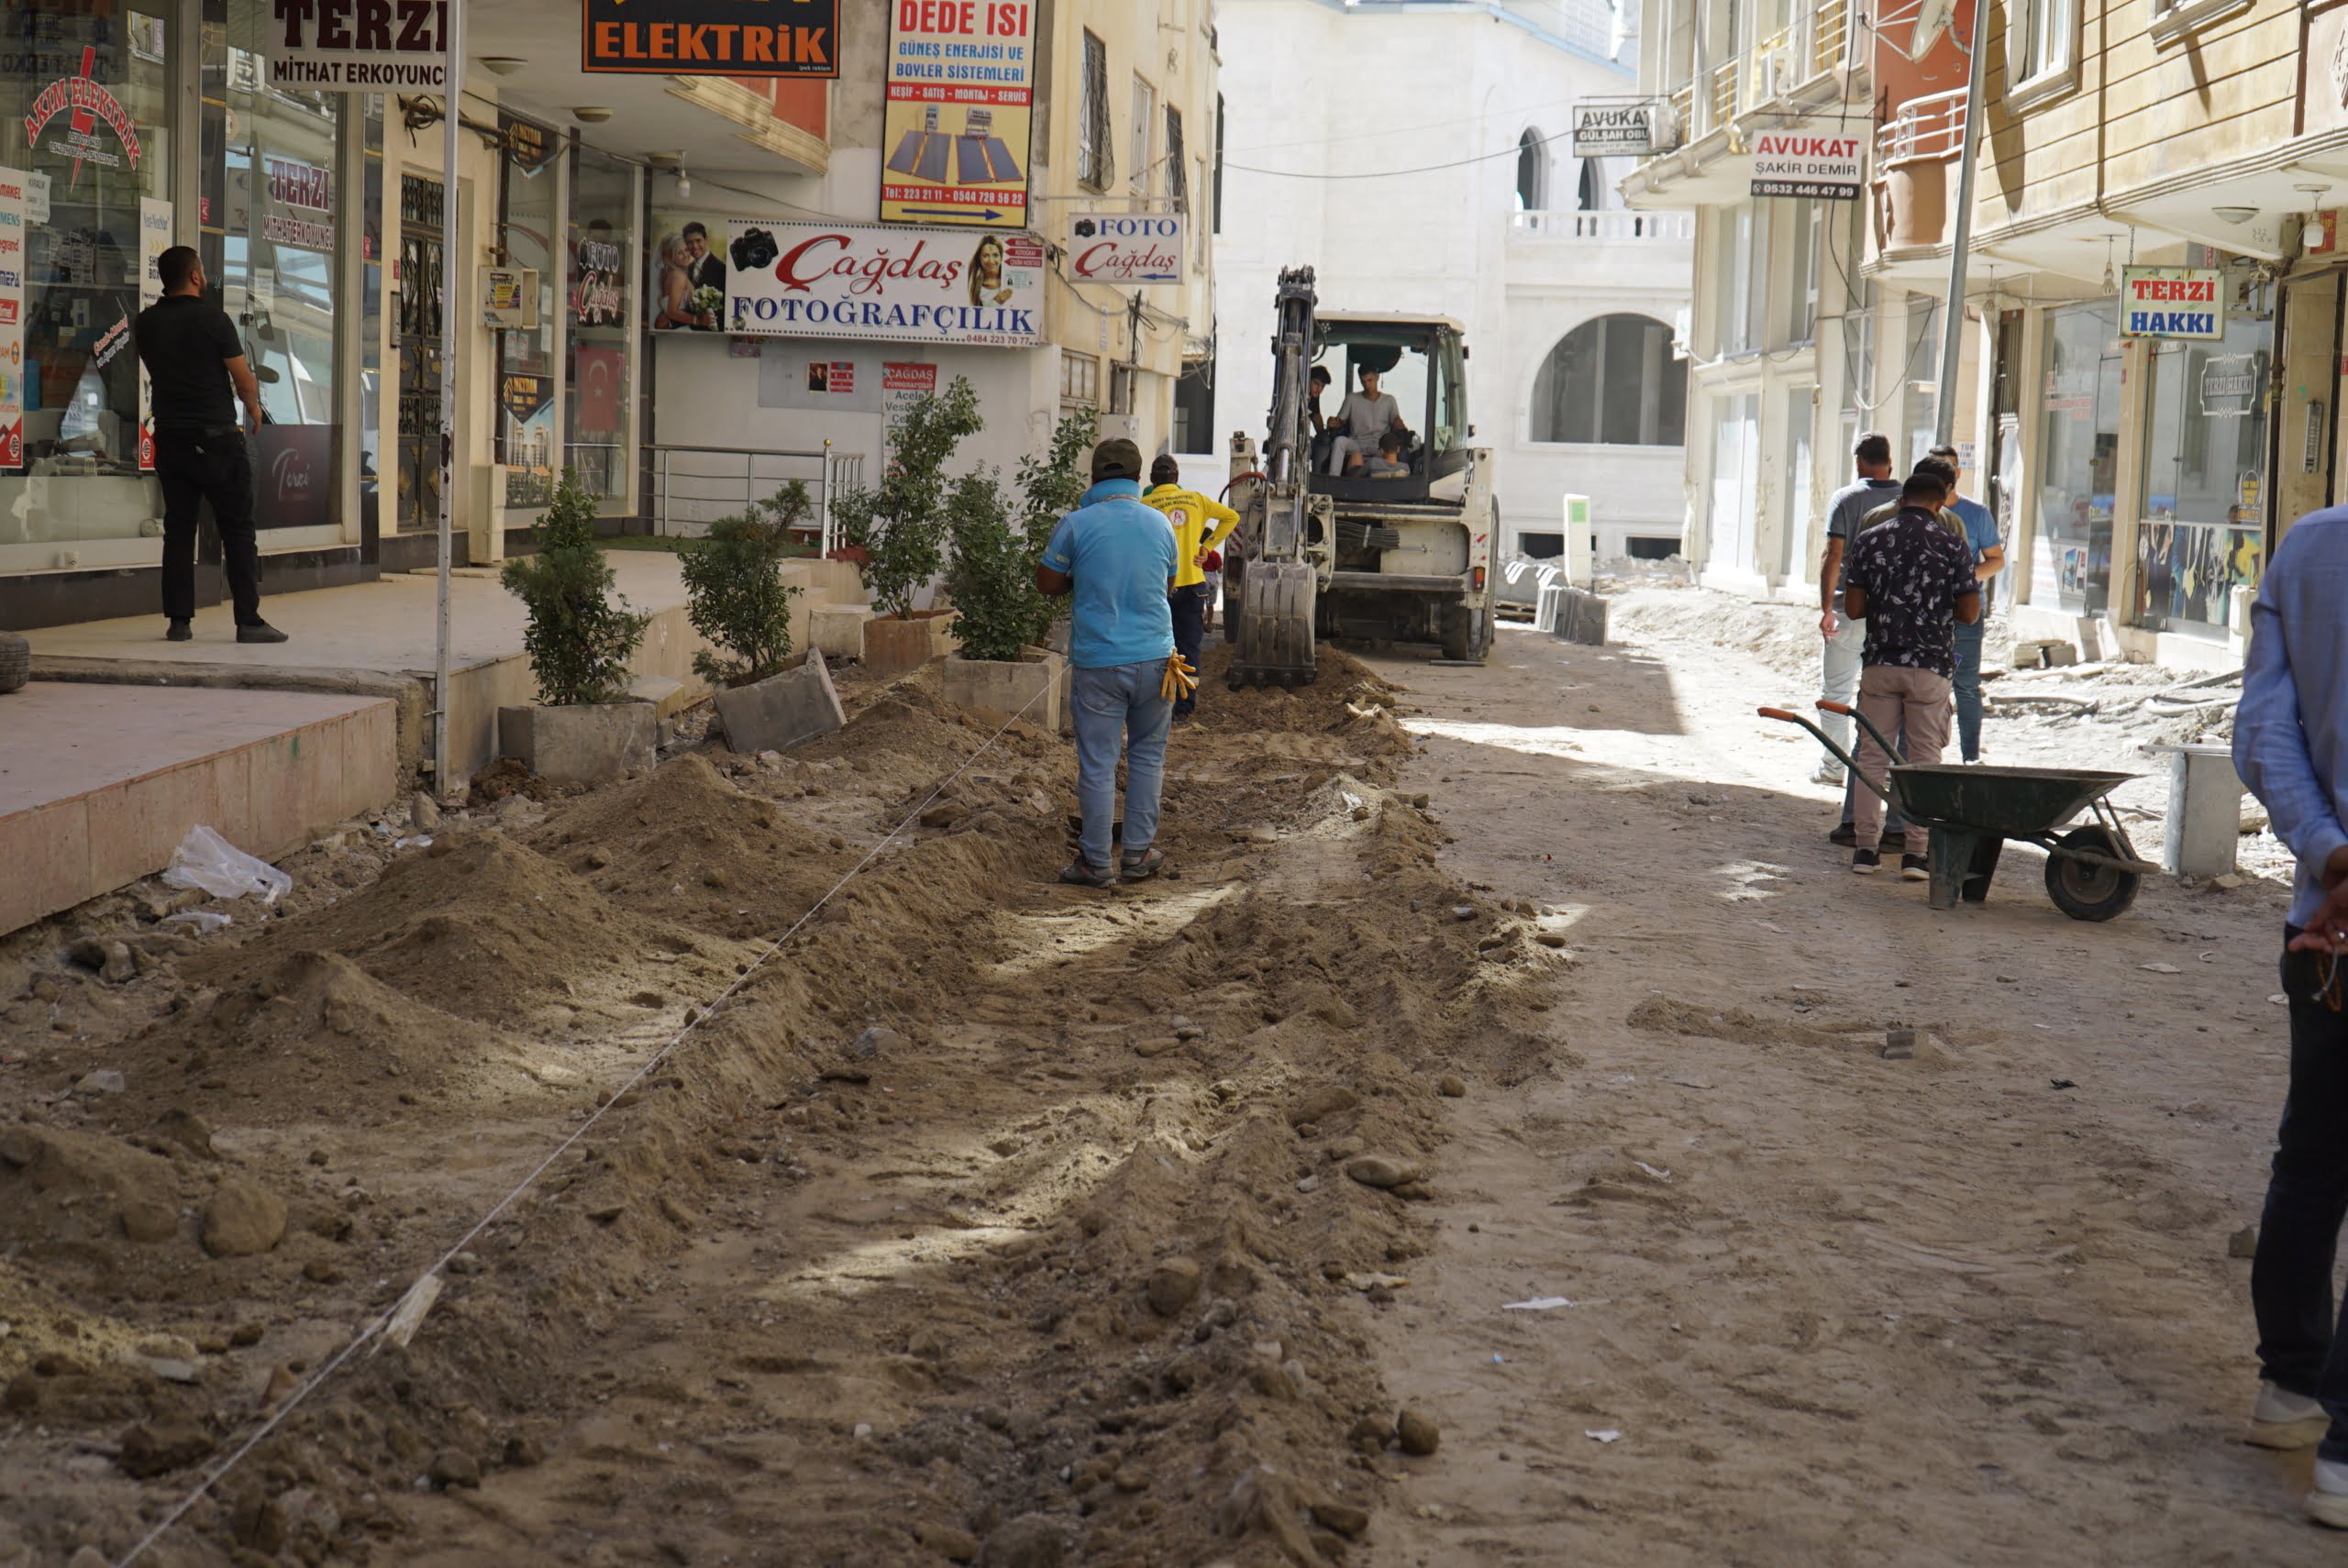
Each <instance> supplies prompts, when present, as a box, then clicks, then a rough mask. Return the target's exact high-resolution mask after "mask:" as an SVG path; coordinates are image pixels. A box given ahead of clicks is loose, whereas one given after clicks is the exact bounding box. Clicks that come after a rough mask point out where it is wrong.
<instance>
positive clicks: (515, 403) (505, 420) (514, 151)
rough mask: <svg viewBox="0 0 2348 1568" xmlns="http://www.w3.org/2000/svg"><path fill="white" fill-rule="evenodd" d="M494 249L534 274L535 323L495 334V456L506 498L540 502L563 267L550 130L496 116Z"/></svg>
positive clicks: (546, 480) (545, 485)
mask: <svg viewBox="0 0 2348 1568" xmlns="http://www.w3.org/2000/svg"><path fill="white" fill-rule="evenodd" d="M497 128H498V130H499V132H500V133H501V134H502V136H503V137H504V144H505V155H504V158H503V159H501V160H499V169H498V173H499V181H498V212H497V248H498V251H499V259H500V261H501V262H502V263H503V264H504V265H505V266H508V267H518V268H522V269H525V270H526V271H529V272H530V273H532V274H534V275H535V276H536V278H537V292H538V325H537V326H536V327H535V328H529V329H520V328H509V329H507V330H504V331H502V332H500V333H498V334H497V367H498V392H497V460H498V461H499V462H500V463H501V464H503V465H504V469H505V504H506V505H508V506H512V507H538V506H544V505H545V504H546V503H547V500H548V497H549V496H550V495H551V494H552V493H553V491H554V479H555V451H554V440H555V436H554V429H555V425H554V378H555V363H554V345H555V333H556V331H557V329H558V326H559V324H560V322H561V320H562V313H561V312H560V311H559V309H558V308H557V307H556V302H555V291H556V290H557V289H559V287H561V282H562V278H563V276H564V273H565V272H566V271H568V269H567V268H566V267H563V266H561V265H559V263H558V262H557V260H556V259H555V253H554V251H555V245H554V236H555V158H556V156H557V153H558V151H559V145H560V144H559V142H557V141H556V140H555V138H554V134H553V133H552V132H551V131H548V130H547V129H545V128H544V127H539V126H537V125H533V124H531V123H530V122H529V121H528V120H520V119H515V117H514V116H511V115H500V116H498V118H497Z"/></svg>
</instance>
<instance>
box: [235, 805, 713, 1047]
mask: <svg viewBox="0 0 2348 1568" xmlns="http://www.w3.org/2000/svg"><path fill="white" fill-rule="evenodd" d="M704 945H705V943H704V939H700V938H697V937H695V936H694V934H693V933H691V932H688V931H686V930H684V929H683V928H681V927H680V926H675V925H671V924H670V923H668V922H665V921H662V920H659V919H657V918H653V917H650V916H648V915H646V914H642V913H638V912H636V911H632V910H623V909H620V908H617V907H615V905H614V904H613V903H612V902H610V901H608V900H605V899H604V896H603V895H602V894H601V893H599V892H598V891H597V890H596V889H594V888H593V887H591V886H589V885H588V884H587V883H585V882H584V881H581V879H580V878H578V877H576V876H573V875H572V874H571V873H570V871H568V870H566V869H565V868H564V867H561V866H559V865H557V864H556V863H555V862H553V861H551V860H549V859H548V858H546V857H545V856H542V855H539V854H537V853H536V852H535V851H533V850H530V849H528V848H526V847H524V846H523V845H519V844H516V843H515V842H514V841H513V840H512V839H509V838H507V837H505V836H504V834H499V833H493V832H492V833H462V832H460V833H454V834H446V835H444V836H442V837H441V838H439V839H438V840H437V841H436V842H434V843H433V845H431V846H430V847H429V848H427V849H426V850H424V851H423V852H422V853H420V854H416V855H413V856H407V857H406V858H404V859H400V860H396V861H393V863H392V865H391V866H390V867H388V868H387V869H385V871H384V872H383V875H382V878H381V879H380V880H378V881H377V882H376V883H375V885H374V886H372V887H371V888H367V889H363V890H361V891H360V892H357V893H354V894H352V895H351V896H350V897H349V898H347V899H345V900H342V901H341V902H339V903H336V904H331V905H328V906H327V908H325V909H323V910H319V911H316V913H313V914H307V915H303V916H300V917H298V918H296V919H293V920H289V921H285V922H282V923H281V924H277V925H273V926H271V928H270V929H268V930H266V931H264V932H262V933H261V934H260V936H259V937H257V938H255V939H254V940H253V941H252V942H250V943H249V944H246V945H245V946H244V947H242V948H240V949H237V950H234V951H231V952H228V953H224V954H221V955H217V956H216V957H211V958H206V959H204V960H199V961H198V962H196V963H195V964H194V965H191V966H190V968H191V972H192V973H193V974H194V977H196V978H198V979H200V980H204V981H206V982H209V983H210V984H213V985H216V986H218V987H219V988H221V989H222V990H223V991H228V990H232V989H242V988H246V987H249V986H251V985H254V984H257V983H259V982H261V981H264V980H266V979H269V978H271V977H273V976H274V975H275V974H276V972H277V970H278V968H279V966H281V965H282V964H283V963H284V962H285V961H286V960H287V958H288V957H290V956H292V955H296V954H301V953H318V952H327V951H333V952H339V953H342V954H346V955H349V956H350V957H351V958H352V959H353V961H354V962H356V963H357V964H358V966H360V968H362V969H364V970H366V972H367V973H368V974H370V975H371V976H373V977H375V978H376V979H378V980H381V981H382V982H383V984H385V985H387V986H389V987H391V988H393V990H396V991H400V992H402V993H404V994H405V995H406V996H408V997H411V998H413V999H416V1000H418V1001H422V1002H424V1003H425V1004H426V1005H427V1006H430V1007H435V1008H438V1009H440V1010H443V1011H447V1012H452V1013H455V1014H457V1015H458V1016H459V1017H461V1018H470V1019H474V1020H477V1021H481V1022H484V1023H497V1024H503V1025H507V1026H513V1025H518V1024H522V1023H526V1022H527V1021H531V1020H533V1019H534V1018H535V1017H537V1015H538V1014H539V1013H541V1012H542V1011H543V1010H545V1009H546V1008H547V1007H548V1006H549V1005H552V1004H557V1003H571V1004H573V1005H577V1004H581V1003H588V1002H594V1001H602V1000H616V999H618V997H617V995H615V994H611V993H615V990H616V992H621V993H624V992H626V991H628V990H632V989H634V988H633V987H631V986H629V985H628V984H627V982H626V980H625V979H624V978H619V977H621V976H623V975H625V974H626V972H627V971H631V970H640V969H642V968H644V967H646V966H650V965H654V964H659V963H663V962H667V963H670V964H674V965H676V966H678V967H679V968H681V969H683V968H692V970H693V972H695V973H696V974H702V973H703V972H705V974H706V975H707V976H714V975H715V974H717V973H720V972H722V971H721V969H720V966H716V965H714V964H710V963H708V962H707V961H706V960H703V959H696V958H694V957H692V955H697V954H699V953H701V952H702V950H703V946H704ZM660 955H665V958H664V957H663V956H660Z"/></svg>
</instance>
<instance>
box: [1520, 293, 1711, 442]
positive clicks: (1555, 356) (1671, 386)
mask: <svg viewBox="0 0 2348 1568" xmlns="http://www.w3.org/2000/svg"><path fill="white" fill-rule="evenodd" d="M1687 422H1688V367H1687V365H1686V363H1685V362H1684V361H1682V360H1680V359H1677V358H1675V357H1674V356H1673V354H1672V352H1671V328H1669V327H1668V326H1665V325H1664V324H1663V323H1661V322H1659V321H1656V320H1653V319H1651V318H1650V317H1647V316H1644V315H1603V316H1600V317H1599V318H1598V319H1597V320H1596V321H1586V322H1584V323H1582V325H1580V326H1577V327H1575V328H1574V329H1573V330H1572V331H1571V332H1569V333H1567V334H1566V336H1565V337H1563V338H1562V339H1560V340H1559V341H1558V343H1557V346H1556V348H1552V349H1550V350H1549V357H1548V359H1545V360H1544V361H1543V362H1542V365H1541V372H1540V374H1539V375H1538V376H1536V377H1535V378H1534V382H1533V420H1532V428H1531V430H1530V432H1529V435H1530V437H1531V439H1533V440H1535V441H1567V442H1578V443H1604V444H1607V445H1610V446H1617V447H1677V446H1678V445H1680V444H1681V442H1682V441H1683V440H1684V439H1685V437H1686V433H1687Z"/></svg>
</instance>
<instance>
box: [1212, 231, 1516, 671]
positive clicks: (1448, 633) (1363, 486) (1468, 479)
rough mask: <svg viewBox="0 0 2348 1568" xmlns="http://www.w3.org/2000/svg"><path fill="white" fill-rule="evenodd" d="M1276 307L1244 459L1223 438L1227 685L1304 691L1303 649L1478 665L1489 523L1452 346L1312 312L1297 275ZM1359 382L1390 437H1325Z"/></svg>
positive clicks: (1487, 591)
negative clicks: (1257, 424) (1387, 404)
mask: <svg viewBox="0 0 2348 1568" xmlns="http://www.w3.org/2000/svg"><path fill="white" fill-rule="evenodd" d="M1276 303H1277V310H1278V315H1279V326H1278V329H1277V330H1276V331H1275V332H1274V333H1273V336H1272V361H1273V373H1272V408H1271V425H1270V428H1269V430H1268V433H1267V435H1266V438H1265V441H1264V445H1263V447H1262V448H1261V450H1260V451H1259V450H1258V449H1257V445H1256V442H1255V440H1254V438H1253V437H1251V436H1248V435H1247V434H1246V432H1244V431H1243V432H1241V433H1240V434H1238V435H1235V436H1233V437H1232V441H1231V476H1232V477H1231V486H1230V494H1231V504H1232V508H1233V510H1235V511H1236V512H1237V513H1239V517H1240V522H1239V526H1238V527H1237V528H1236V529H1235V530H1234V531H1233V534H1232V536H1231V541H1230V543H1229V545H1228V546H1226V547H1225V549H1224V562H1223V592H1224V637H1225V639H1226V640H1228V641H1229V642H1231V643H1232V644H1233V645H1234V646H1233V652H1232V660H1231V668H1230V672H1229V676H1228V679H1229V681H1230V684H1231V685H1232V686H1233V687H1234V688H1235V689H1236V688H1239V687H1243V686H1250V685H1252V686H1257V687H1264V686H1283V687H1294V686H1298V685H1302V684H1305V683H1307V682H1310V681H1311V680H1312V678H1313V676H1314V674H1315V672H1316V667H1315V657H1314V645H1315V639H1316V638H1331V637H1350V638H1358V639H1362V640H1366V641H1376V642H1402V643H1434V644H1436V645H1438V646H1440V647H1441V648H1442V650H1443V657H1445V659H1447V660H1452V661H1456V662H1460V663H1481V662H1482V660H1483V659H1484V657H1485V656H1486V655H1487V654H1488V653H1490V651H1491V646H1492V590H1493V584H1492V579H1491V571H1490V567H1491V553H1492V544H1493V540H1494V537H1495V536H1496V535H1497V534H1498V532H1499V526H1498V524H1499V518H1498V506H1497V503H1496V502H1494V501H1493V499H1492V486H1491V469H1492V462H1491V453H1490V450H1489V449H1486V448H1482V447H1469V446H1468V445H1467V440H1468V438H1469V437H1470V436H1473V435H1474V434H1475V427H1474V426H1473V425H1469V424H1468V423H1467V342H1466V341H1465V337H1466V334H1465V333H1464V331H1463V330H1462V328H1461V327H1460V325H1459V324H1458V323H1457V322H1456V321H1451V320H1448V319H1446V318H1444V317H1441V316H1422V315H1364V314H1357V313H1343V312H1335V311H1329V312H1323V311H1321V310H1320V309H1319V304H1320V301H1319V296H1318V294H1317V293H1316V292H1315V289H1314V285H1313V275H1312V268H1310V267H1291V268H1289V269H1287V270H1285V271H1282V272H1281V273H1280V276H1279V289H1278V293H1277V296H1276ZM1316 366H1317V367H1320V368H1322V369H1324V370H1326V371H1327V372H1328V377H1329V381H1330V393H1324V394H1323V395H1324V396H1327V397H1329V401H1330V403H1331V406H1330V407H1329V408H1327V409H1325V410H1317V412H1320V413H1323V414H1326V415H1328V418H1327V420H1326V427H1325V428H1316V425H1323V423H1324V422H1323V421H1319V420H1316V419H1314V418H1313V414H1315V412H1316V408H1315V401H1316V400H1315V397H1314V392H1313V388H1312V372H1313V370H1314V368H1315V367H1316ZM1365 371H1367V372H1369V373H1371V374H1374V375H1376V376H1377V377H1379V383H1380V385H1379V390H1380V392H1381V393H1383V394H1387V395H1390V396H1392V397H1393V398H1394V400H1395V403H1396V410H1397V417H1396V420H1395V424H1396V425H1397V426H1398V428H1395V429H1393V430H1391V431H1390V432H1379V433H1377V434H1376V436H1373V437H1371V438H1370V439H1368V440H1354V439H1346V438H1341V436H1340V432H1339V431H1338V429H1337V425H1336V420H1335V414H1336V412H1337V409H1338V407H1340V406H1342V402H1343V398H1344V396H1345V392H1346V390H1347V389H1351V388H1354V387H1356V386H1357V385H1358V384H1359V383H1360V378H1361V376H1362V374H1363V372H1365ZM1331 393H1334V395H1331Z"/></svg>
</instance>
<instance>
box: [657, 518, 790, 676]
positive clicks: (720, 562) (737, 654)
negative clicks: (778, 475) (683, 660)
mask: <svg viewBox="0 0 2348 1568" xmlns="http://www.w3.org/2000/svg"><path fill="white" fill-rule="evenodd" d="M809 507H810V502H808V500H807V487H806V486H805V485H804V484H803V483H801V482H800V481H799V480H792V481H791V482H790V483H789V484H787V485H785V486H783V487H782V489H781V490H780V491H776V492H775V495H774V499H773V500H771V501H754V502H751V503H750V509H749V510H748V512H745V513H741V514H739V515H738V516H734V517H721V518H719V519H718V520H717V521H716V522H714V523H713V524H711V525H709V536H708V537H707V538H704V539H700V540H696V541H694V542H693V543H692V544H690V545H687V546H685V547H682V548H681V549H680V550H679V552H678V556H677V564H678V566H679V567H680V568H681V569H682V570H683V572H684V577H685V618H686V619H687V620H689V621H691V622H692V624H693V630H694V631H696V632H699V633H700V634H701V635H703V637H705V638H707V639H708V640H709V641H710V642H712V643H714V644H715V645H716V646H715V648H714V649H711V648H703V650H702V651H700V652H699V653H696V654H694V655H693V668H694V669H696V670H698V671H699V672H700V673H701V675H702V678H703V679H706V680H709V681H711V682H714V683H715V684H718V685H723V686H747V685H748V684H749V683H750V682H751V681H753V680H764V679H766V678H767V677H768V676H770V675H772V674H774V673H776V672H777V671H778V670H780V669H781V668H782V666H783V661H784V660H786V659H788V658H789V657H791V602H792V600H793V599H795V598H797V597H798V594H799V590H798V588H797V587H796V586H795V585H791V584H786V583H785V582H784V581H783V580H782V563H783V562H784V561H786V560H788V559H790V558H792V556H793V555H794V554H795V553H796V551H795V547H794V546H793V545H792V538H791V530H792V527H793V526H795V525H797V524H798V523H799V522H800V521H801V520H802V519H803V518H804V517H805V516H806V515H807V513H808V510H809Z"/></svg>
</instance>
